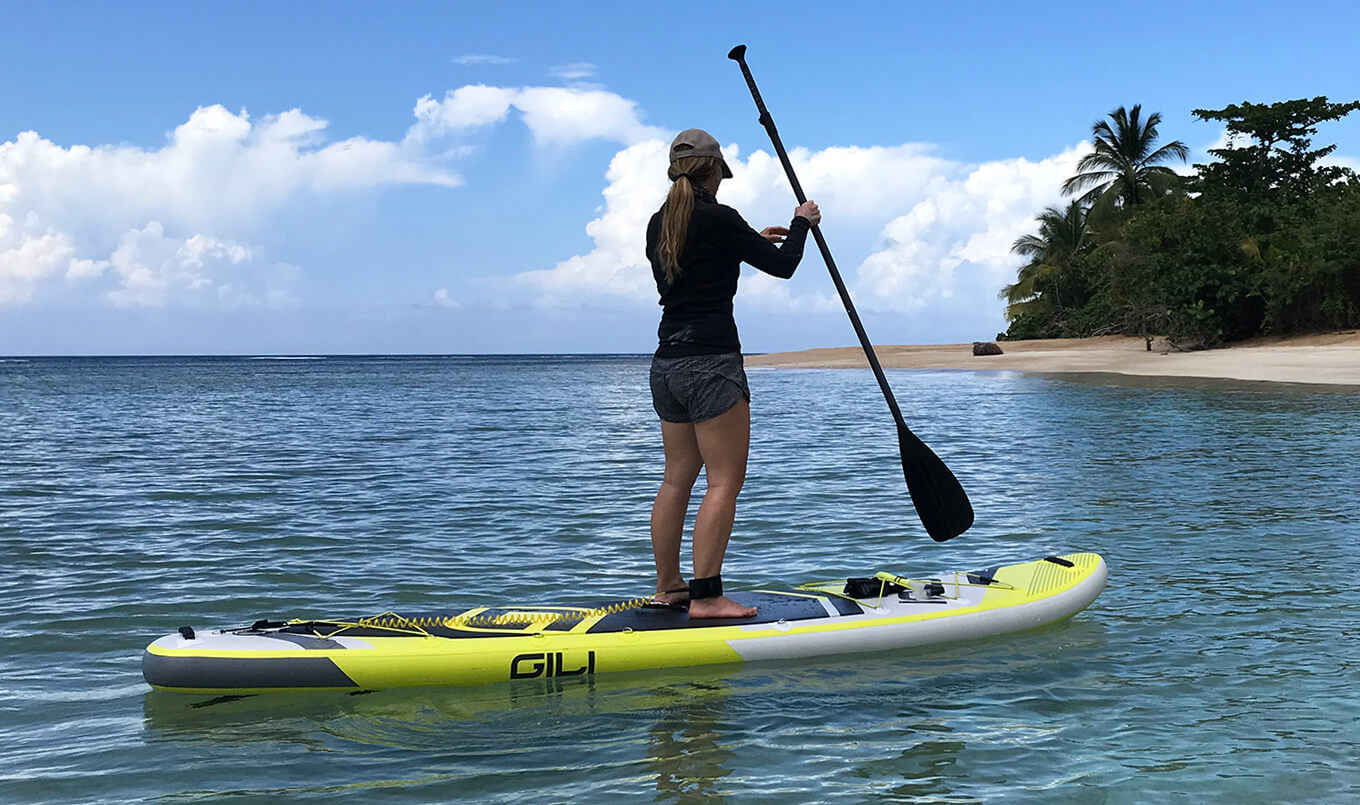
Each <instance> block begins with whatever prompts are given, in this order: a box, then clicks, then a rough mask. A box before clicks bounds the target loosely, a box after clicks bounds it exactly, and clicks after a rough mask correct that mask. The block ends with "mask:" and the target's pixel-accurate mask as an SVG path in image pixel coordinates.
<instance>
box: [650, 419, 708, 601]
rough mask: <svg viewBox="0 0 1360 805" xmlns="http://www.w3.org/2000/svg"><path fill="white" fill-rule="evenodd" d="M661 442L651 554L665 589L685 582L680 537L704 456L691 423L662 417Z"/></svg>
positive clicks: (660, 587) (664, 598)
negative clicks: (662, 461) (662, 469)
mask: <svg viewBox="0 0 1360 805" xmlns="http://www.w3.org/2000/svg"><path fill="white" fill-rule="evenodd" d="M661 444H662V446H663V447H664V448H665V451H666V473H665V475H664V476H663V478H662V480H661V489H660V490H659V491H658V492H657V493H656V501H655V502H654V503H653V504H652V555H653V556H655V557H656V591H657V592H658V593H665V592H666V591H667V590H677V589H680V588H682V587H684V586H685V577H684V576H682V575H680V539H681V535H682V534H683V533H684V529H685V512H686V511H687V510H688V509H689V496H690V492H691V491H692V490H693V489H694V480H695V479H696V478H698V477H699V470H700V468H702V467H703V465H704V461H703V458H702V457H700V455H699V443H698V441H696V440H695V437H694V425H692V424H689V423H687V422H685V423H682V422H667V421H665V420H662V421H661ZM685 597H686V596H685V595H684V594H683V593H678V594H674V595H659V596H658V600H660V601H665V602H667V603H669V602H671V601H683V600H684V599H685Z"/></svg>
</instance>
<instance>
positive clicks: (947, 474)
mask: <svg viewBox="0 0 1360 805" xmlns="http://www.w3.org/2000/svg"><path fill="white" fill-rule="evenodd" d="M727 56H728V58H730V59H732V60H734V61H736V62H737V64H739V65H741V74H742V75H743V76H745V77H746V86H747V87H748V88H750V90H751V97H752V98H754V99H755V102H756V108H757V109H759V110H760V124H761V125H762V126H764V127H765V132H766V133H767V134H769V135H770V142H772V143H774V150H775V153H777V154H778V155H779V161H780V163H781V164H783V166H784V173H785V174H786V175H787V176H788V178H789V184H790V185H792V186H793V194H794V196H796V197H797V198H798V203H799V204H802V203H804V202H806V201H807V196H805V195H804V194H803V186H802V185H801V184H799V183H798V176H797V175H795V174H794V172H793V163H791V162H790V161H789V154H788V152H787V151H785V150H784V143H783V142H782V141H781V140H780V139H779V131H778V129H776V128H775V126H774V118H772V117H770V111H769V110H768V109H766V108H765V101H764V99H763V98H761V97H760V90H759V89H757V88H756V80H755V78H754V77H753V76H752V75H751V68H750V67H748V66H747V65H746V46H745V45H737V46H736V47H734V48H732V51H731V52H730V53H728V54H727ZM812 237H813V239H814V240H816V241H817V248H818V249H820V250H821V252H822V259H823V260H825V261H826V268H827V271H829V272H831V281H832V282H833V283H835V285H836V293H838V294H840V297H841V303H842V304H844V305H845V312H846V313H847V314H848V315H849V316H850V324H851V325H853V326H854V328H855V335H857V336H859V343H860V346H862V347H864V356H865V357H866V358H868V359H869V366H870V368H872V369H873V370H874V377H875V378H877V379H878V387H879V388H880V389H882V390H883V399H885V400H887V402H888V410H890V411H892V415H893V419H894V420H896V422H897V441H898V445H899V447H900V448H901V450H902V474H903V476H904V477H905V478H906V481H907V490H908V491H909V492H911V500H912V503H913V505H915V507H916V514H917V516H919V517H920V518H921V524H922V525H924V526H925V528H926V533H928V534H929V535H930V537H931V539H934V540H935V541H936V542H944V541H945V540H948V539H953V538H954V537H957V536H958V535H960V534H962V533H963V532H965V531H967V530H968V529H969V528H970V527H971V526H972V525H973V505H972V503H971V502H969V500H968V493H966V492H964V491H963V486H962V485H960V484H959V481H958V479H957V478H955V477H954V473H953V472H951V471H950V470H949V467H947V466H945V463H944V462H943V461H941V460H940V457H939V456H937V455H935V452H934V451H933V450H931V449H930V448H929V447H928V446H927V445H926V443H925V442H923V441H921V439H920V438H919V437H917V435H916V434H914V433H912V432H911V429H910V428H908V427H907V423H906V422H905V421H904V420H903V419H902V409H901V408H899V407H898V405H897V398H896V397H894V396H893V393H892V388H891V387H889V386H888V378H887V377H885V376H884V374H883V367H882V366H881V365H880V364H879V362H878V356H877V355H875V354H874V345H873V344H871V343H870V342H869V335H868V334H867V333H865V332H864V325H863V324H862V323H861V322H860V320H859V314H858V313H856V312H855V304H854V302H852V301H850V292H849V291H848V290H846V287H845V281H844V280H842V279H841V273H840V271H838V270H836V261H835V260H833V259H832V258H831V250H830V249H829V248H827V245H826V240H825V239H824V238H823V237H822V230H821V228H820V227H817V226H814V227H812Z"/></svg>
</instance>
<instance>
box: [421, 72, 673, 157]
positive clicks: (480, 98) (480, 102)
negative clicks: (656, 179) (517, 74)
mask: <svg viewBox="0 0 1360 805" xmlns="http://www.w3.org/2000/svg"><path fill="white" fill-rule="evenodd" d="M512 109H513V110H515V111H517V112H519V113H520V115H521V117H522V118H523V120H524V124H525V125H526V126H528V127H529V130H530V131H531V132H532V133H533V135H534V140H535V141H536V142H537V143H539V144H540V145H557V146H563V145H572V144H574V143H578V142H581V141H584V140H595V139H598V140H607V141H611V142H617V143H622V144H624V145H630V144H632V143H636V142H639V141H641V140H645V139H648V138H651V137H665V136H666V132H665V130H663V129H659V128H656V127H654V126H647V125H644V124H643V123H642V121H641V119H640V118H639V116H638V109H637V104H636V103H635V102H633V101H630V100H628V99H627V98H624V97H622V96H620V95H616V94H614V93H612V92H607V91H605V90H601V89H591V88H584V87H518V88H511V87H491V86H486V85H482V84H470V85H467V86H463V87H459V88H458V89H455V90H451V91H449V92H447V93H445V95H444V99H443V100H442V101H437V100H435V99H434V98H433V97H432V96H429V95H426V96H425V97H423V98H421V99H420V100H418V101H416V107H415V115H416V119H417V122H416V124H415V125H414V126H412V127H411V130H410V132H409V133H408V134H407V140H408V141H409V142H414V143H424V142H428V141H430V140H434V139H437V138H440V137H445V136H448V135H450V134H457V133H461V132H466V131H469V130H471V129H475V128H479V127H482V126H487V125H490V124H493V123H499V122H501V121H503V120H505V119H506V117H508V116H509V114H510V111H511V110H512Z"/></svg>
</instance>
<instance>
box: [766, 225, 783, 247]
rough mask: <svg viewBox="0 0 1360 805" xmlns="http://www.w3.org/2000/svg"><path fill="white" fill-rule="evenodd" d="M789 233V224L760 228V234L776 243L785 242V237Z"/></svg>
mask: <svg viewBox="0 0 1360 805" xmlns="http://www.w3.org/2000/svg"><path fill="white" fill-rule="evenodd" d="M788 235H789V228H788V227H787V226H767V227H765V228H764V229H762V230H760V236H761V237H762V238H765V239H766V240H768V241H769V242H771V243H774V244H779V243H783V242H784V238H786V237H788Z"/></svg>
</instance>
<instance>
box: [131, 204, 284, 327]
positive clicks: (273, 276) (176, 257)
mask: <svg viewBox="0 0 1360 805" xmlns="http://www.w3.org/2000/svg"><path fill="white" fill-rule="evenodd" d="M108 265H109V268H111V269H112V273H114V274H115V275H116V276H117V278H118V280H119V283H118V287H116V288H115V289H114V290H112V291H109V293H108V298H109V301H111V302H112V303H113V304H114V305H116V306H119V307H160V306H163V305H165V304H166V303H167V302H168V301H169V300H170V299H171V298H174V299H175V300H177V301H178V302H179V303H181V304H188V305H195V306H207V307H279V306H285V305H288V304H290V303H292V302H294V301H295V299H294V297H293V295H292V294H291V292H290V291H289V290H288V289H287V287H286V285H287V280H288V279H291V277H289V274H290V268H291V267H289V266H280V265H276V264H270V263H268V262H267V261H264V260H261V259H259V257H258V256H257V255H256V254H255V253H254V250H252V249H251V248H250V247H249V246H246V245H244V244H241V243H235V242H232V241H224V240H218V239H216V238H212V237H208V236H206V235H194V236H192V237H188V238H174V237H167V236H166V234H165V229H164V227H162V226H161V224H160V222H158V221H151V222H150V223H148V224H147V225H146V227H144V228H142V229H133V230H130V231H128V232H127V233H125V234H124V235H123V237H122V238H121V239H120V240H119V243H118V248H117V249H115V250H114V252H113V254H112V255H111V256H110V258H109V261H108Z"/></svg>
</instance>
